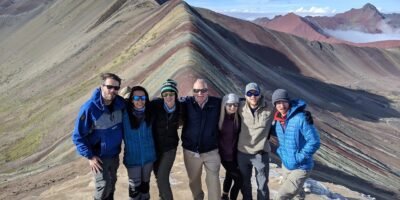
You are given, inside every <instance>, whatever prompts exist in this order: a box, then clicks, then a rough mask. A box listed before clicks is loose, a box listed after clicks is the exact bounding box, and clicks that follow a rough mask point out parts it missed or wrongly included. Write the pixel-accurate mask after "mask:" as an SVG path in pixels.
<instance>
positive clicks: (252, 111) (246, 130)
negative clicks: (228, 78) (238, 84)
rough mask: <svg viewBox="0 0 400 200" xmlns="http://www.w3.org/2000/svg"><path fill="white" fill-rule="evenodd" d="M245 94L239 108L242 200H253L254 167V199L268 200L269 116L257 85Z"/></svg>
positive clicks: (239, 159) (250, 85) (250, 84)
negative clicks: (255, 182) (253, 172)
mask: <svg viewBox="0 0 400 200" xmlns="http://www.w3.org/2000/svg"><path fill="white" fill-rule="evenodd" d="M245 95H246V102H242V103H241V105H240V107H239V115H240V117H241V118H242V121H241V129H240V134H239V141H238V147H237V148H238V164H239V169H240V172H241V175H242V178H243V187H242V193H243V199H244V200H249V199H253V198H252V190H251V176H252V169H253V168H255V170H256V180H257V199H258V200H265V199H269V189H268V174H269V152H270V151H271V147H270V145H269V141H268V133H269V130H270V127H271V122H272V115H271V111H270V109H269V108H268V107H267V104H266V102H265V99H264V96H263V95H261V90H260V87H259V86H258V84H257V83H249V84H247V85H246V90H245Z"/></svg>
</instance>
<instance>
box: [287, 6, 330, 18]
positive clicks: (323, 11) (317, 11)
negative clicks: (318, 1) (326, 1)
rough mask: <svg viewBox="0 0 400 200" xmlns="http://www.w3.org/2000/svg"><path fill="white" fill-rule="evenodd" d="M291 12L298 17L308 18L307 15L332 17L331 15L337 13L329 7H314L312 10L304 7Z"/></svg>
mask: <svg viewBox="0 0 400 200" xmlns="http://www.w3.org/2000/svg"><path fill="white" fill-rule="evenodd" d="M290 12H293V13H296V14H298V15H301V16H306V15H310V16H317V15H319V16H320V15H330V14H334V13H336V10H335V9H331V8H329V7H315V6H312V7H310V8H308V9H307V8H304V7H300V8H298V9H296V10H292V11H290Z"/></svg>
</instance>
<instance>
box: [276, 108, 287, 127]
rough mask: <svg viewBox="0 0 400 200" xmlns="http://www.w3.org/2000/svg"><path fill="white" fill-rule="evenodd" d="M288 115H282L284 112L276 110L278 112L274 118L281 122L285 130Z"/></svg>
mask: <svg viewBox="0 0 400 200" xmlns="http://www.w3.org/2000/svg"><path fill="white" fill-rule="evenodd" d="M286 116H287V115H285V116H282V114H281V113H280V112H278V111H276V113H275V115H274V120H276V121H278V122H279V123H280V124H281V126H282V128H283V130H285V128H286V124H285V121H286Z"/></svg>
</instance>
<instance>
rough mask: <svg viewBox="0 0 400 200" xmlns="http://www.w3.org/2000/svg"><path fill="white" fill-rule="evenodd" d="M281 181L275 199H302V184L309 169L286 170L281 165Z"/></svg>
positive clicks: (308, 174)
mask: <svg viewBox="0 0 400 200" xmlns="http://www.w3.org/2000/svg"><path fill="white" fill-rule="evenodd" d="M282 169H283V181H282V186H281V187H280V189H279V191H278V194H277V195H276V197H275V200H287V199H304V192H303V185H304V182H305V181H306V179H307V178H308V177H309V176H310V173H311V170H309V171H306V170H301V169H296V170H288V169H286V167H285V166H283V165H282Z"/></svg>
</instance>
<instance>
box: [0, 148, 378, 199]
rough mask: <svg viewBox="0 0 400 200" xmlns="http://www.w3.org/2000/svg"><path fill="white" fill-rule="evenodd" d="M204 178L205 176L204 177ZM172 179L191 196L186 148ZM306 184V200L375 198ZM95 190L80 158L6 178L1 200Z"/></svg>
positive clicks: (123, 185) (275, 175)
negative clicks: (307, 189)
mask: <svg viewBox="0 0 400 200" xmlns="http://www.w3.org/2000/svg"><path fill="white" fill-rule="evenodd" d="M270 167H271V170H270V181H269V187H270V190H271V197H273V196H274V195H275V194H276V193H277V190H278V188H279V180H280V175H281V168H279V167H278V166H277V165H276V164H274V163H271V164H270ZM224 172H225V171H224V169H223V168H222V167H221V173H220V174H221V175H220V177H221V178H220V180H221V183H222V182H223V179H224ZM203 174H204V173H203ZM204 177H205V176H204V175H203V179H204ZM170 181H171V183H172V190H173V193H174V197H175V198H176V199H178V200H179V199H191V193H190V190H189V187H188V178H187V175H186V170H185V166H184V164H183V156H182V148H180V147H179V149H178V152H177V157H176V160H175V163H174V167H173V169H172V172H171V176H170ZM203 181H204V180H203ZM252 183H253V185H254V187H253V194H254V195H256V189H255V188H256V187H255V185H256V182H255V179H253V180H252ZM306 183H307V184H308V185H309V188H310V190H311V192H310V193H308V194H307V195H306V200H317V199H338V200H342V199H364V200H370V199H374V198H372V197H369V196H366V195H363V194H360V193H358V192H355V191H351V190H350V189H348V188H346V187H343V186H340V185H335V184H333V183H328V182H318V181H316V180H313V179H308V180H307V182H306ZM203 188H204V189H205V194H207V191H206V186H205V183H204V182H203ZM93 189H94V181H93V177H92V174H91V172H90V171H89V167H88V163H87V161H86V160H84V159H83V158H78V159H76V160H75V161H73V162H72V163H70V164H67V165H61V166H57V167H50V168H49V169H47V170H45V171H44V172H42V173H39V174H36V175H27V176H26V177H23V178H19V179H16V180H10V181H6V182H5V183H3V184H2V185H0V199H24V200H35V199H43V200H47V199H48V200H50V199H58V200H67V199H91V198H92V193H93ZM151 195H152V198H153V199H156V198H157V196H158V190H157V185H156V182H155V179H154V175H152V178H151ZM127 196H128V177H127V172H126V170H125V167H124V166H123V165H122V164H121V166H120V168H119V171H118V182H117V188H116V194H115V199H126V198H127Z"/></svg>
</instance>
